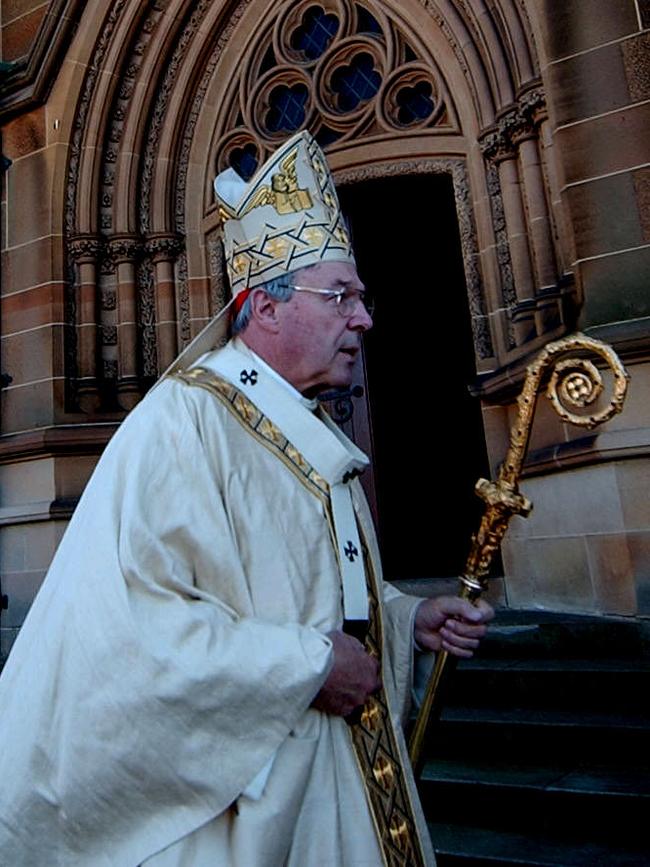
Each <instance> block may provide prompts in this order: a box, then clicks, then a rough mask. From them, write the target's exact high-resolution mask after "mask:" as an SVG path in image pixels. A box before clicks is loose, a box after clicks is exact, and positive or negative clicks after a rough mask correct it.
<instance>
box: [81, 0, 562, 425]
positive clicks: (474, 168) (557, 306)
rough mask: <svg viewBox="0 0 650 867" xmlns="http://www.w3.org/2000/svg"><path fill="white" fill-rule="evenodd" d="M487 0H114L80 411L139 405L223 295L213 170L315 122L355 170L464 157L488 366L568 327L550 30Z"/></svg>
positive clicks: (476, 307)
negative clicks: (549, 108)
mask: <svg viewBox="0 0 650 867" xmlns="http://www.w3.org/2000/svg"><path fill="white" fill-rule="evenodd" d="M482 8H483V4H482V3H481V2H479V0H472V2H469V0H465V2H456V3H455V4H451V3H448V2H443V0H439V2H428V3H426V4H424V6H423V5H422V4H421V3H419V2H416V0H410V2H407V3H400V4H396V3H388V2H381V3H379V2H373V3H369V2H352V0H328V2H327V3H325V4H324V5H323V4H320V5H318V6H316V5H315V4H314V3H312V2H310V0H303V2H301V3H300V4H297V5H296V4H293V3H289V2H278V3H276V4H272V5H271V6H269V4H263V3H259V2H256V0H242V2H239V3H227V4H224V3H215V2H212V3H209V2H201V0H194V2H191V0H176V2H173V3H171V4H166V5H164V6H163V4H160V3H157V2H149V3H146V4H135V3H128V2H126V0H121V2H115V3H113V5H112V7H111V9H110V11H109V13H108V14H107V15H106V16H105V17H103V18H102V19H101V20H100V19H99V18H98V19H97V24H98V29H97V33H98V36H97V41H96V43H95V48H94V52H93V54H92V55H91V57H90V58H89V64H88V67H87V71H86V76H85V80H84V82H83V84H82V87H81V91H80V99H79V102H78V105H77V109H76V114H75V120H74V123H73V128H72V135H71V142H70V154H69V167H68V173H67V189H66V207H65V220H64V224H65V236H66V242H65V243H66V253H67V259H68V263H69V272H68V278H69V283H68V285H69V291H68V305H67V311H68V312H67V318H68V330H67V351H66V364H67V370H66V374H67V377H68V381H69V389H68V403H67V411H68V413H70V412H72V413H73V414H74V415H77V414H78V413H79V411H81V412H82V415H81V416H78V415H77V417H78V418H79V420H81V419H82V418H83V417H84V415H87V413H89V412H90V414H91V416H92V417H96V416H97V414H98V413H99V414H100V415H103V414H106V413H111V414H112V413H114V412H118V414H119V412H120V411H123V410H125V409H128V408H130V407H131V406H132V405H133V404H134V403H135V402H137V400H138V399H139V397H140V396H141V395H142V393H143V392H144V390H145V389H146V387H147V385H148V383H150V382H151V381H152V380H153V379H154V378H155V376H156V375H157V374H158V373H159V372H160V370H162V369H164V367H165V366H166V364H167V363H169V361H170V360H171V358H173V356H174V355H175V353H176V352H177V351H178V349H179V348H180V347H181V346H182V345H183V344H185V343H186V342H187V341H188V340H189V339H190V337H191V336H192V334H193V333H195V332H196V331H197V330H198V329H199V328H200V326H201V325H202V324H203V323H204V322H205V321H206V319H207V318H209V316H210V315H212V313H213V312H214V311H215V309H217V308H218V307H219V306H220V305H221V304H222V303H223V301H224V297H223V284H222V278H221V270H222V269H221V264H220V262H219V252H218V238H219V231H220V229H219V223H218V215H217V214H216V209H215V208H214V203H213V200H212V193H211V179H212V176H213V175H214V174H215V173H216V171H218V170H219V169H220V168H222V167H223V166H224V165H226V164H228V163H234V164H239V165H240V167H241V164H242V160H248V161H249V162H252V163H255V162H256V161H257V162H259V161H260V160H261V159H263V158H264V156H265V155H266V153H268V152H269V150H270V149H271V148H272V147H273V146H274V143H276V142H277V141H279V140H281V139H282V138H283V137H284V136H286V135H287V134H288V133H289V132H290V131H291V129H290V128H299V127H301V126H304V125H307V126H309V127H310V129H312V130H313V132H314V133H315V134H316V135H317V136H320V137H321V139H322V142H323V144H324V145H325V146H326V149H327V152H328V155H329V158H330V161H331V163H332V165H333V167H334V170H335V175H336V179H337V181H339V182H343V183H344V182H346V180H348V179H349V178H350V177H353V176H359V173H360V172H361V173H363V172H370V173H372V172H378V173H379V174H387V173H391V172H397V173H399V172H402V171H405V170H406V171H408V170H411V171H412V170H413V168H412V167H413V166H416V165H417V166H422V167H424V171H427V170H428V169H427V166H429V165H430V164H431V160H432V159H433V160H438V161H440V160H443V161H447V163H448V167H449V168H448V170H449V171H451V172H452V173H454V176H455V178H456V194H457V200H459V198H462V202H461V205H462V206H461V208H460V210H459V215H460V217H461V224H462V226H463V244H464V261H465V271H466V277H467V283H468V291H469V303H470V309H471V312H472V323H473V331H474V345H475V349H476V355H477V368H478V371H479V373H480V374H483V375H485V376H489V375H491V374H492V373H493V372H494V371H497V370H498V369H499V368H500V367H502V366H503V365H504V364H508V363H510V362H512V361H513V360H514V359H516V358H517V357H519V356H521V355H522V353H526V352H528V351H529V350H530V348H531V347H532V346H534V345H535V344H536V342H539V340H541V339H542V338H545V337H547V336H548V335H549V333H554V332H556V331H557V330H558V329H560V330H561V329H562V327H563V320H564V313H563V303H564V296H565V290H564V286H565V283H566V282H567V281H566V279H565V280H564V281H563V280H562V279H561V275H560V274H559V273H558V269H557V266H556V263H557V262H558V261H560V259H561V256H560V254H559V252H558V251H557V249H556V245H555V243H554V238H553V231H554V229H553V226H554V222H553V211H552V207H551V202H552V199H553V196H552V191H551V190H549V189H547V187H548V186H549V183H550V180H551V179H550V178H548V179H547V176H546V174H545V170H544V159H543V157H544V147H543V142H542V141H541V139H540V134H541V135H542V138H543V126H544V98H543V93H542V91H541V87H540V85H539V81H538V79H537V78H536V68H535V60H534V56H535V55H534V49H533V46H532V37H531V35H530V30H529V27H528V24H527V22H526V20H525V16H524V15H523V14H522V10H521V8H520V7H516V6H515V4H514V3H513V2H511V0H501V2H500V3H499V4H498V5H495V6H494V8H493V10H492V12H491V13H490V14H484V12H483V13H482V12H481V9H482ZM317 9H319V10H321V13H322V19H323V20H322V21H316V19H315V17H314V16H315V15H316V10H317ZM323 21H324V22H325V24H324V26H325V35H324V37H323V39H322V42H321V43H319V44H317V47H314V42H313V35H314V32H316V31H315V30H314V28H315V27H316V26H317V25H318V26H321V30H322V25H323ZM310 28H311V30H310ZM327 28H329V30H328V29H327ZM310 40H311V42H310ZM461 45H462V46H463V47H462V48H461ZM106 73H110V74H106ZM355 75H356V76H357V80H359V81H361V82H362V85H363V87H362V88H361V90H360V92H355V91H354V86H352V89H350V79H351V78H352V79H354V76H355ZM364 87H365V90H363V88H364ZM346 88H347V90H346ZM283 99H284V101H285V103H286V104H288V105H289V106H290V108H291V110H292V111H293V112H294V114H293V116H292V117H290V118H288V116H287V115H286V112H285V114H283V111H284V109H283V105H284V104H285V103H283V102H282V100H283ZM287 100H288V102H287ZM479 142H480V143H481V144H479ZM461 175H463V177H464V180H463V181H462V182H460V181H459V180H458V178H460V177H461ZM547 181H548V183H547ZM515 287H516V288H515Z"/></svg>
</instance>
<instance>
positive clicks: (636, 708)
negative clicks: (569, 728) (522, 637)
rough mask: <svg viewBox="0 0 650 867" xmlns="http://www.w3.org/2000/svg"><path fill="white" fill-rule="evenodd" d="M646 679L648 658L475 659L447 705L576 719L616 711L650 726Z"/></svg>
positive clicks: (454, 683) (464, 667)
mask: <svg viewBox="0 0 650 867" xmlns="http://www.w3.org/2000/svg"><path fill="white" fill-rule="evenodd" d="M649 675H650V662H649V661H646V660H629V659H608V660H593V659H533V660H530V659H486V658H478V659H474V660H467V661H466V662H464V663H463V664H461V665H459V666H458V669H457V671H456V672H455V674H454V677H453V678H452V680H451V683H450V689H449V691H448V694H447V699H446V704H447V705H450V706H453V705H458V704H463V703H465V702H467V701H471V703H472V706H473V707H475V708H482V707H499V706H500V707H505V708H522V709H523V708H528V709H533V708H539V709H556V710H565V711H570V710H573V711H575V712H577V713H580V715H584V714H585V713H589V712H590V711H598V710H599V709H602V708H615V709H616V711H617V713H619V714H632V715H633V716H634V717H636V718H645V719H646V721H647V724H648V726H650V694H649V693H648V690H647V688H646V684H647V682H648V676H649Z"/></svg>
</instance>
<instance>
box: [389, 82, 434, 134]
mask: <svg viewBox="0 0 650 867" xmlns="http://www.w3.org/2000/svg"><path fill="white" fill-rule="evenodd" d="M396 99H397V105H398V106H399V110H398V112H397V119H398V120H399V122H400V123H401V124H404V126H408V125H409V124H411V123H415V122H416V121H418V120H424V119H425V118H427V117H429V115H431V114H433V109H434V105H433V99H432V98H431V85H430V84H429V83H428V82H427V81H418V83H417V84H416V85H415V86H414V87H403V88H401V90H399V91H398V93H397V97H396Z"/></svg>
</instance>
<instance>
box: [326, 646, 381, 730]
mask: <svg viewBox="0 0 650 867" xmlns="http://www.w3.org/2000/svg"><path fill="white" fill-rule="evenodd" d="M327 637H328V638H329V639H330V641H331V642H332V650H333V652H334V665H333V666H332V670H331V671H330V673H329V675H328V678H327V680H326V681H325V683H324V684H323V686H322V687H321V689H320V692H319V693H318V695H317V696H316V698H315V699H314V700H313V702H312V707H315V708H317V710H322V711H323V712H324V713H329V714H334V715H335V716H348V715H349V714H351V713H352V711H353V710H354V709H355V708H357V707H360V706H361V705H363V704H365V701H366V699H367V698H368V696H369V695H371V693H373V692H375V690H377V689H379V687H380V686H381V680H380V679H379V665H378V664H377V660H376V659H373V657H372V656H369V655H368V654H367V653H366V651H365V650H364V649H363V644H361V642H360V641H357V639H356V638H353V637H352V636H351V635H346V634H345V633H344V632H340V631H339V630H337V631H336V632H330V633H329V634H328V636H327Z"/></svg>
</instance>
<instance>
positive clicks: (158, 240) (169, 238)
mask: <svg viewBox="0 0 650 867" xmlns="http://www.w3.org/2000/svg"><path fill="white" fill-rule="evenodd" d="M182 249H183V239H182V238H181V237H180V235H174V234H171V233H160V234H157V235H150V236H149V237H148V238H147V239H146V241H145V242H144V251H145V253H146V254H147V255H148V256H150V257H151V259H152V261H153V262H154V263H155V262H172V261H173V260H174V259H176V257H177V256H178V254H179V253H180V252H181V250H182Z"/></svg>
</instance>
